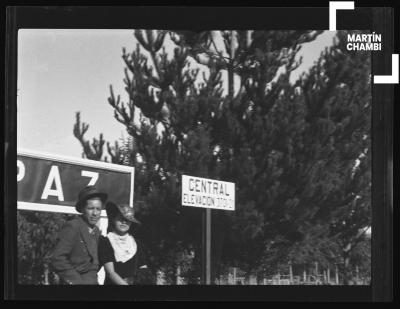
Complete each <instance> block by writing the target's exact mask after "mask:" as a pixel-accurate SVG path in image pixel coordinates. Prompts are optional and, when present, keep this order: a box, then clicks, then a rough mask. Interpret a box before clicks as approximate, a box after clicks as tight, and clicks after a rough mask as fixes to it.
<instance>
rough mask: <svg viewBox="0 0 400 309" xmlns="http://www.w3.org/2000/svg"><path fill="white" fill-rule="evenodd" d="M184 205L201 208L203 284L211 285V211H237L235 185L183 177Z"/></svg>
mask: <svg viewBox="0 0 400 309" xmlns="http://www.w3.org/2000/svg"><path fill="white" fill-rule="evenodd" d="M182 205H183V206H191V207H200V208H205V209H203V215H202V231H203V232H202V248H203V250H202V273H201V274H202V276H201V277H202V278H201V282H202V284H206V285H209V284H211V209H220V210H235V184H234V183H232V182H225V181H219V180H213V179H207V178H199V177H194V176H187V175H182Z"/></svg>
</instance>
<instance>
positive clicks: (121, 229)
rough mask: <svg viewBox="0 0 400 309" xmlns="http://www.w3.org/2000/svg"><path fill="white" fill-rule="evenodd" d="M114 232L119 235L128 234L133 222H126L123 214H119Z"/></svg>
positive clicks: (115, 220) (115, 219) (116, 217)
mask: <svg viewBox="0 0 400 309" xmlns="http://www.w3.org/2000/svg"><path fill="white" fill-rule="evenodd" d="M113 222H114V231H115V232H116V233H117V234H119V235H124V234H126V233H128V231H129V228H130V227H131V224H132V222H130V221H129V220H126V219H125V218H124V217H123V216H122V215H121V214H118V215H116V216H115V218H114V221H113Z"/></svg>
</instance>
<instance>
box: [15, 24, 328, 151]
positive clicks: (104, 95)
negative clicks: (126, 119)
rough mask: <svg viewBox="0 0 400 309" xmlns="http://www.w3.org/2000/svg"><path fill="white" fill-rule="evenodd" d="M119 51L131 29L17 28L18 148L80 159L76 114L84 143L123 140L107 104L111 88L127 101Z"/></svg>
mask: <svg viewBox="0 0 400 309" xmlns="http://www.w3.org/2000/svg"><path fill="white" fill-rule="evenodd" d="M334 35H335V32H330V31H325V32H324V33H322V34H321V35H319V36H318V37H317V39H316V40H314V41H312V42H310V43H305V44H304V45H303V48H302V50H301V52H300V53H299V56H302V57H303V63H302V65H301V66H300V67H299V68H298V69H297V70H296V72H293V73H292V74H294V75H295V76H298V75H300V74H301V73H302V72H304V71H305V70H307V69H308V68H309V67H310V66H311V65H312V64H313V63H314V61H316V60H317V59H318V57H319V55H320V53H321V51H322V50H323V49H324V48H325V47H326V46H328V45H330V44H332V40H333V37H334ZM123 47H125V48H126V50H127V52H131V51H132V50H133V49H134V48H135V47H136V40H135V38H134V36H133V30H115V29H112V30H100V29H96V30H92V29H91V30H82V29H20V30H19V32H18V77H17V78H18V97H17V147H18V148H23V149H27V150H34V151H42V152H47V153H53V154H57V155H64V156H70V157H79V158H80V157H81V155H82V147H81V146H80V143H79V141H78V140H77V139H76V138H75V137H74V135H73V126H74V124H75V113H76V112H78V111H80V112H81V121H83V122H86V123H88V124H89V130H88V132H87V133H86V135H85V137H86V139H90V140H91V139H92V138H93V137H96V138H98V137H99V134H100V133H103V134H104V139H105V140H106V141H109V142H111V143H112V144H113V143H114V141H116V140H119V139H120V138H121V137H124V136H125V137H126V136H127V134H126V131H125V128H124V127H123V125H122V124H120V123H119V122H117V121H116V120H115V118H114V116H113V108H112V107H111V106H110V105H109V104H108V101H107V99H108V97H109V86H110V85H113V88H114V93H115V95H118V94H120V95H121V99H122V101H125V102H126V101H127V95H126V92H125V90H124V83H123V78H124V67H125V66H124V62H123V60H122V57H121V56H122V48H123ZM169 48H171V44H170V42H167V50H168V49H169ZM292 77H293V76H292Z"/></svg>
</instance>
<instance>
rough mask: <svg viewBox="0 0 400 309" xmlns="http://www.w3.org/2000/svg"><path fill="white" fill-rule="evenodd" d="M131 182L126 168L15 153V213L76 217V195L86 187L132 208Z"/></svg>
mask: <svg viewBox="0 0 400 309" xmlns="http://www.w3.org/2000/svg"><path fill="white" fill-rule="evenodd" d="M133 182H134V168H133V167H130V166H122V165H117V164H111V163H106V162H100V161H93V160H87V159H77V158H71V157H64V156H58V155H53V154H46V153H41V152H34V151H30V150H29V151H27V150H18V154H17V183H18V209H25V210H36V211H49V212H60V213H76V211H75V204H76V202H77V199H78V193H79V191H80V190H82V189H83V188H84V187H85V186H88V185H94V186H96V187H97V188H98V189H99V190H101V191H103V192H105V193H107V194H108V199H109V200H112V201H113V202H116V203H121V204H122V203H125V204H129V205H130V206H132V204H133ZM103 212H104V213H105V211H103ZM103 215H104V214H103Z"/></svg>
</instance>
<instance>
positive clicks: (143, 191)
mask: <svg viewBox="0 0 400 309" xmlns="http://www.w3.org/2000/svg"><path fill="white" fill-rule="evenodd" d="M369 33H370V32H369V31H364V30H337V31H328V30H295V29H294V30H279V29H265V30H260V29H256V30H252V29H248V30H241V29H238V30H224V29H219V30H218V29H216V30H204V31H198V30H196V31H195V30H193V29H187V30H172V29H19V31H18V51H17V52H18V57H17V63H18V74H17V194H18V210H17V225H18V226H17V231H18V235H17V244H16V246H17V258H18V261H17V281H18V284H22V285H104V286H106V285H151V286H153V285H170V286H171V285H173V286H175V285H216V286H220V285H221V286H222V285H224V286H226V285H247V286H250V285H258V286H262V285H264V286H267V285H279V286H282V285H310V286H311V285H314V286H315V285H323V286H326V285H330V286H331V285H336V286H350V285H357V286H368V285H370V284H371V235H372V233H373V229H372V227H371V226H372V223H371V221H372V212H371V188H372V187H371V182H372V168H371V167H372V163H371V160H372V156H371V113H372V92H371V89H372V77H371V76H372V71H371V51H369V50H360V49H357V48H355V47H354V45H353V46H350V47H349V45H348V42H349V38H350V39H351V38H352V39H353V41H354V40H355V38H358V37H362V36H363V35H368V34H369Z"/></svg>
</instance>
